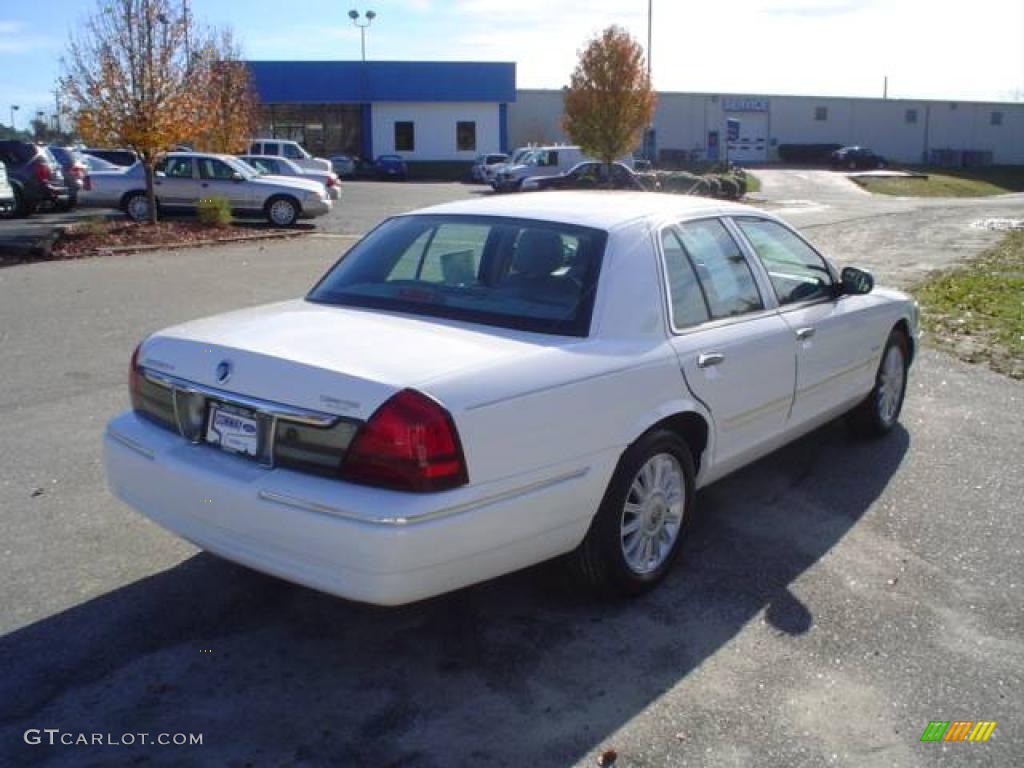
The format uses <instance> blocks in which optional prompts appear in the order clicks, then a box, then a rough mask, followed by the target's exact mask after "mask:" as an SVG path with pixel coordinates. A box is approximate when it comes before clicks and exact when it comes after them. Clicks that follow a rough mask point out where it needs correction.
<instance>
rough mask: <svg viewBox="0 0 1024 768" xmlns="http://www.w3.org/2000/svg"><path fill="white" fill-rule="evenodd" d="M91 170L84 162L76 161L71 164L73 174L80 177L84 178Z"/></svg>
mask: <svg viewBox="0 0 1024 768" xmlns="http://www.w3.org/2000/svg"><path fill="white" fill-rule="evenodd" d="M88 172H89V168H88V166H85V165H83V164H82V163H75V164H74V165H72V166H71V174H72V175H73V176H74V177H75V178H78V179H84V178H85V175H86V174H87V173H88Z"/></svg>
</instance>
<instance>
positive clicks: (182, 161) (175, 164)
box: [164, 157, 192, 179]
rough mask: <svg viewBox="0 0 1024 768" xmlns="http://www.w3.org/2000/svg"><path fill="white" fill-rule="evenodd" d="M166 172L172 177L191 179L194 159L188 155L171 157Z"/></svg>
mask: <svg viewBox="0 0 1024 768" xmlns="http://www.w3.org/2000/svg"><path fill="white" fill-rule="evenodd" d="M164 173H165V174H167V176H168V177H169V178H172V179H191V178H192V159H191V158H188V157H172V158H169V159H168V160H167V165H166V166H165V168H164Z"/></svg>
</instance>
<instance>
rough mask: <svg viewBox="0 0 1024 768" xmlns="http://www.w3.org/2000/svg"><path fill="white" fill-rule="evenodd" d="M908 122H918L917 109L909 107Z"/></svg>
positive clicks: (908, 123) (909, 123) (910, 123)
mask: <svg viewBox="0 0 1024 768" xmlns="http://www.w3.org/2000/svg"><path fill="white" fill-rule="evenodd" d="M906 122H907V125H913V124H914V123H916V122H917V110H916V109H908V110H907V116H906Z"/></svg>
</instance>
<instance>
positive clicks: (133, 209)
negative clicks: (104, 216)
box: [121, 192, 149, 221]
mask: <svg viewBox="0 0 1024 768" xmlns="http://www.w3.org/2000/svg"><path fill="white" fill-rule="evenodd" d="M140 200H141V201H142V203H144V204H145V209H143V207H142V205H141V204H140V203H139V201H140ZM121 208H122V209H123V210H124V212H125V213H127V214H128V218H129V219H131V220H132V221H149V198H147V197H146V193H145V192H129V193H128V194H127V195H125V196H124V198H123V199H122V201H121Z"/></svg>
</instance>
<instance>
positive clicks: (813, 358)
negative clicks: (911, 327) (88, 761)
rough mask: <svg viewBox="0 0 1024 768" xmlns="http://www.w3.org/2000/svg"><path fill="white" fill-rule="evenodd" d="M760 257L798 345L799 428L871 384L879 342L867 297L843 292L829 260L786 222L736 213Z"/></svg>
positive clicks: (796, 419) (796, 409) (795, 407)
mask: <svg viewBox="0 0 1024 768" xmlns="http://www.w3.org/2000/svg"><path fill="white" fill-rule="evenodd" d="M734 221H735V222H736V225H737V226H738V227H739V230H740V231H741V232H742V233H743V235H744V237H745V238H746V239H747V241H748V242H749V244H750V247H751V248H752V249H753V251H754V253H755V254H756V255H757V257H758V258H759V259H760V261H761V264H762V265H763V266H764V269H765V271H766V272H767V273H768V279H769V282H770V283H771V285H772V288H773V290H774V292H775V296H776V298H777V300H778V303H779V314H780V315H781V317H782V319H783V320H784V321H785V322H786V324H787V325H788V326H789V329H790V333H791V334H792V336H791V339H792V343H793V344H794V345H795V348H796V356H797V380H796V396H795V398H794V401H793V412H792V415H791V417H790V420H791V421H792V423H793V424H794V426H796V425H799V424H802V423H804V422H807V421H810V420H811V419H814V418H817V417H819V416H823V415H825V414H826V413H828V412H830V411H834V410H836V409H837V408H839V407H841V406H843V405H845V404H848V403H849V402H850V401H851V400H852V399H856V398H857V397H859V396H861V395H863V394H864V393H865V392H867V391H868V390H869V389H870V388H871V382H872V381H873V379H874V375H875V367H876V366H877V364H878V356H879V355H880V354H881V348H880V344H881V343H882V342H883V341H884V340H885V339H884V338H880V337H879V335H878V334H877V333H873V332H872V330H871V329H869V328H867V327H865V325H864V323H865V322H867V313H859V312H858V310H859V309H860V308H861V307H862V305H863V303H864V299H863V298H862V297H854V296H849V297H843V298H838V291H837V290H836V285H835V277H834V276H833V274H832V271H831V270H830V269H829V267H828V265H827V264H826V262H825V260H824V259H823V258H822V257H821V256H820V255H819V254H818V252H817V251H815V250H814V249H813V248H812V247H811V246H810V245H808V244H807V243H806V242H805V241H804V240H803V239H802V238H801V237H800V236H799V235H797V234H796V233H795V232H793V231H792V230H791V229H789V227H786V226H784V225H783V224H780V223H779V222H777V221H773V220H770V219H763V218H760V217H756V216H741V217H736V218H735V219H734Z"/></svg>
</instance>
